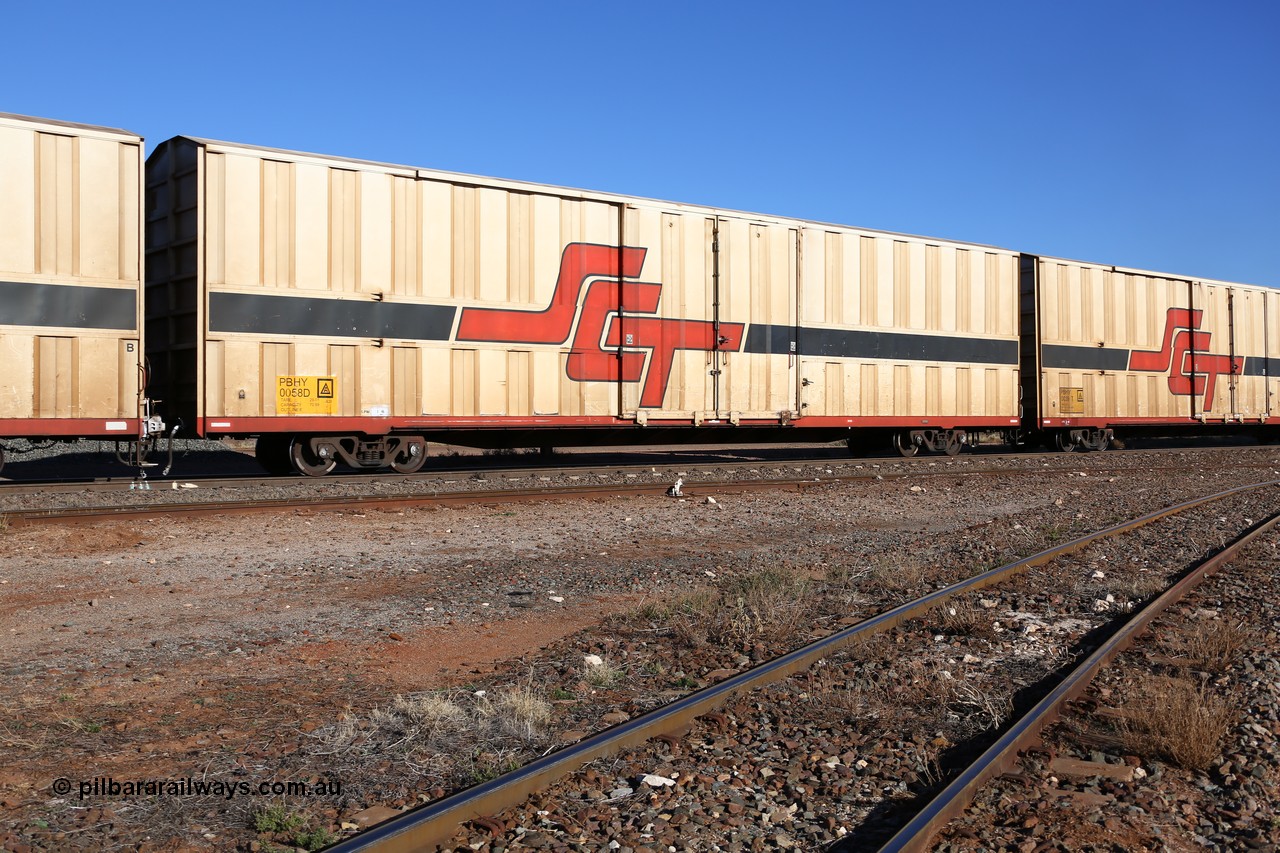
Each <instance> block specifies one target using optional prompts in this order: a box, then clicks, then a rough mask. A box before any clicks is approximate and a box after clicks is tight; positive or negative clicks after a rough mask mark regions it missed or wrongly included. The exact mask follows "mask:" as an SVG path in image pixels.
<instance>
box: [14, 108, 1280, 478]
mask: <svg viewBox="0 0 1280 853" xmlns="http://www.w3.org/2000/svg"><path fill="white" fill-rule="evenodd" d="M141 152H142V140H141V139H140V138H139V137H137V136H136V135H133V134H129V133H126V132H124V131H116V130H110V129H104V128H95V127H88V126H84V125H71V124H63V123H57V122H50V121H46V120H38V119H27V118H23V117H17V116H0V276H3V278H5V279H7V280H6V281H4V282H3V283H0V352H3V353H4V372H3V375H4V379H3V387H0V437H4V436H23V437H28V438H42V437H45V438H59V439H65V438H70V437H96V438H101V437H114V438H118V439H122V440H127V443H128V444H129V445H130V446H132V447H134V448H140V449H135V450H134V451H133V452H132V453H131V454H130V456H129V458H130V459H131V460H134V461H139V460H141V459H142V458H143V457H144V456H145V455H146V452H147V450H148V449H149V448H151V447H152V445H153V444H154V442H155V441H156V438H157V436H159V435H160V434H162V433H163V432H164V431H165V430H166V429H168V430H169V434H170V435H171V434H172V430H173V425H174V424H182V425H183V430H184V434H194V435H197V436H201V437H206V438H214V439H216V438H240V439H244V438H254V439H256V455H257V458H258V460H259V462H260V463H261V464H262V466H263V467H264V468H266V469H267V470H269V471H273V472H280V473H285V472H290V471H297V472H300V473H303V474H307V475H312V476H318V475H322V474H325V473H327V472H329V471H331V470H333V468H334V467H335V466H336V465H337V464H339V463H344V464H346V465H348V466H351V467H354V468H368V469H390V470H393V471H398V472H402V473H408V472H412V471H416V470H418V469H419V468H421V466H422V465H423V463H424V461H425V459H426V456H427V446H428V442H430V441H443V442H449V443H454V444H466V445H473V446H478V447H499V448H500V447H543V448H548V447H554V446H571V445H586V444H637V443H644V444H652V443H663V442H698V443H716V442H735V443H736V442H744V441H831V440H837V439H847V440H848V441H849V444H850V447H851V448H854V449H860V448H864V447H869V446H875V445H881V446H888V445H889V444H891V445H892V446H893V447H895V448H896V449H897V450H898V452H900V453H902V454H903V455H907V456H911V455H915V454H916V453H918V452H920V451H922V450H927V451H932V452H940V453H946V454H950V455H955V454H957V453H959V452H960V451H961V450H962V449H963V448H964V447H965V446H966V445H968V444H971V443H973V441H974V440H975V438H976V437H977V436H980V435H998V436H1001V437H1002V438H1003V439H1004V440H1007V441H1010V442H1014V443H1030V442H1034V443H1047V444H1050V445H1053V446H1056V447H1058V448H1059V449H1061V450H1075V449H1078V448H1079V449H1091V450H1102V449H1104V448H1106V447H1107V445H1108V443H1109V442H1110V441H1111V440H1112V437H1113V436H1114V435H1117V434H1119V435H1123V434H1125V433H1137V432H1149V433H1150V432H1158V433H1173V432H1181V433H1193V434H1194V433H1203V434H1208V433H1223V432H1244V433H1248V434H1252V435H1257V436H1259V437H1261V438H1263V439H1270V438H1274V437H1276V431H1275V428H1274V427H1273V426H1272V425H1271V422H1270V421H1271V415H1272V410H1273V407H1274V406H1275V405H1276V403H1277V396H1276V392H1277V391H1278V390H1280V293H1278V292H1276V291H1274V290H1271V289H1268V288H1264V287H1256V286H1248V285H1240V284H1229V283H1226V282H1218V281H1208V280H1203V279H1197V278H1192V277H1186V276H1176V275H1167V274H1163V273H1153V272H1145V271H1141V270H1132V269H1124V268H1119V267H1114V266H1107V265H1102V264H1093V263H1083V262H1079V261H1072V260H1065V259H1059V258H1049V257H1040V256H1036V255H1032V254H1028V253H1022V252H1016V251H1011V250H1007V249H1002V248H997V247H994V246H986V245H979V244H972V243H962V242H955V241H947V240H936V239H930V238H924V237H915V236H908V235H902V234H893V233H888V232H882V231H873V230H867V229H862V228H851V227H846V226H841V225H831V224H826V223H820V222H811V221H806V220H799V219H792V218H786V217H775V216H764V215H757V214H750V213H739V212H731V211H724V210H719V209H716V208H710V207H703V206H697V205H687V204H678V203H672V202H663V201H655V200H650V199H643V198H633V197H629V196H621V195H613V194H608V193H598V192H587V191H581V190H572V189H565V188H561V187H553V186H545V185H540V184H531V183H521V182H516V181H507V180H496V179H491V178H481V177H474V176H470V175H461V174H455V173H449V172H441V171H435V170H429V169H419V168H414V167H409V166H394V165H388V164H383V163H374V162H368V161H362V160H351V159H344V158H339V157H329V156H322V155H317V154H305V153H300V152H294V151H283V150H276V149H270V148H262V147H257V146H251V145H241V144H234V143H228V142H218V141H214V140H208V139H199V138H193V137H182V136H179V137H175V138H173V139H170V140H168V141H166V142H163V143H161V144H160V145H159V146H158V147H157V148H156V149H155V151H154V152H153V153H152V154H151V156H150V157H148V158H147V159H146V162H145V167H143V166H142V160H141ZM144 269H145V276H144V275H143V270H144ZM153 399H156V400H160V401H163V403H162V405H160V406H159V407H158V408H156V407H155V406H154V405H153V403H152V400H153ZM158 412H162V413H163V416H164V420H161V418H160V417H159V415H158V414H157V413H158ZM166 421H167V422H168V424H169V425H170V426H168V427H166V426H165V422H166Z"/></svg>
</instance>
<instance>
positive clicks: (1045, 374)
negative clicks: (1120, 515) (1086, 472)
mask: <svg viewBox="0 0 1280 853" xmlns="http://www.w3.org/2000/svg"><path fill="white" fill-rule="evenodd" d="M1022 278H1023V282H1022V292H1023V298H1024V302H1023V313H1024V314H1028V313H1029V312H1031V311H1033V310H1034V311H1035V312H1036V316H1037V317H1038V323H1036V324H1034V325H1035V331H1036V335H1037V338H1038V348H1037V349H1036V351H1035V353H1034V355H1035V359H1036V361H1035V363H1034V367H1035V369H1034V370H1033V369H1031V368H1032V366H1033V365H1032V364H1031V363H1030V362H1027V361H1024V367H1025V371H1026V372H1025V374H1024V382H1026V383H1027V384H1026V387H1024V398H1025V399H1026V400H1027V401H1029V405H1028V412H1027V414H1028V418H1029V419H1031V420H1032V422H1034V423H1038V424H1039V426H1040V428H1041V429H1042V430H1044V431H1045V432H1047V433H1048V434H1049V435H1052V436H1053V437H1054V439H1055V440H1056V442H1057V444H1058V446H1059V447H1062V448H1064V449H1071V448H1072V447H1075V446H1084V447H1091V448H1101V447H1105V446H1106V443H1107V441H1108V438H1109V433H1110V431H1112V430H1115V431H1120V432H1124V431H1129V432H1140V431H1145V432H1170V431H1181V432H1188V431H1206V432H1207V431H1212V432H1218V433H1220V432H1230V431H1247V432H1255V433H1257V432H1262V431H1263V428H1264V426H1265V425H1266V424H1268V422H1269V421H1270V420H1271V419H1272V417H1273V412H1274V408H1275V406H1276V404H1277V396H1276V395H1277V392H1280V292H1277V291H1275V290H1272V289H1270V288H1265V287H1255V286H1250V285H1240V284H1228V283H1225V282H1219V281H1206V280H1200V279H1195V278H1187V277H1178V276H1171V275H1167V274H1163V273H1153V272H1144V271H1141V270H1131V269H1123V268H1119V267H1110V266H1102V265H1098V264H1089V263H1081V262H1079V261H1067V260H1060V259H1057V258H1044V257H1039V258H1038V257H1032V256H1024V257H1023V260H1022ZM1033 297H1034V300H1035V302H1036V303H1038V305H1037V304H1033V303H1032V302H1031V301H1030V300H1031V299H1032V298H1033ZM1025 353H1026V351H1025V350H1024V354H1025Z"/></svg>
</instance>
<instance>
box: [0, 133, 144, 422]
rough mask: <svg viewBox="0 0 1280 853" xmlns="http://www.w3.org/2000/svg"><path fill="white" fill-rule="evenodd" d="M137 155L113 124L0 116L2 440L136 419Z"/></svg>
mask: <svg viewBox="0 0 1280 853" xmlns="http://www.w3.org/2000/svg"><path fill="white" fill-rule="evenodd" d="M141 151H142V140H141V139H140V138H139V137H137V136H135V135H132V134H128V133H125V132H122V131H113V130H110V129H107V128H91V127H87V126H71V125H63V124H59V123H57V122H50V121H47V120H42V119H27V118H25V117H21V116H0V354H3V360H4V371H3V374H4V375H3V376H0V435H32V436H40V435H46V434H47V435H62V434H71V435H104V434H106V435H110V434H113V433H114V434H115V435H119V436H121V437H127V436H128V434H129V433H130V432H132V430H133V426H134V424H136V422H135V421H132V419H135V418H137V416H138V394H137V388H138V376H139V373H138V365H139V363H140V355H141V353H140V349H139V348H140V340H141V335H140V323H141V319H142V317H141V312H142V294H141V287H142V281H141V271H142V262H141V222H140V210H141V208H140V204H141V195H142V185H141ZM125 354H127V355H129V356H130V357H131V359H130V360H126V359H125V358H124V355H125ZM31 419H44V420H47V421H49V423H48V425H34V426H33V425H32V424H31V423H30V420H31ZM123 419H129V420H130V424H129V427H128V431H126V424H125V423H124V420H123ZM19 420H21V421H25V423H19ZM10 421H11V422H10ZM53 421H62V422H64V423H63V424H61V425H59V424H55V423H53Z"/></svg>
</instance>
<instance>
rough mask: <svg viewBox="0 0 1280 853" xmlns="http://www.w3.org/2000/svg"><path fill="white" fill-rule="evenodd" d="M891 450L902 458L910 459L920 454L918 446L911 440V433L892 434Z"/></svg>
mask: <svg viewBox="0 0 1280 853" xmlns="http://www.w3.org/2000/svg"><path fill="white" fill-rule="evenodd" d="M893 449H894V450H896V451H898V453H899V454H901V455H902V456H906V457H907V458H911V457H912V456H915V455H916V454H917V453H919V452H920V445H918V444H916V443H915V442H913V441H912V440H911V433H909V432H895V433H894V434H893Z"/></svg>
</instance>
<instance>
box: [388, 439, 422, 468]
mask: <svg viewBox="0 0 1280 853" xmlns="http://www.w3.org/2000/svg"><path fill="white" fill-rule="evenodd" d="M426 461H427V443H426V442H425V441H423V440H422V439H421V438H418V437H416V436H415V437H413V438H406V439H405V440H404V443H403V444H401V445H400V450H399V451H398V452H397V453H396V455H395V457H394V458H393V459H392V460H391V470H392V471H395V472H396V473H397V474H414V473H417V472H418V471H420V470H421V469H422V465H423V463H424V462H426Z"/></svg>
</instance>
